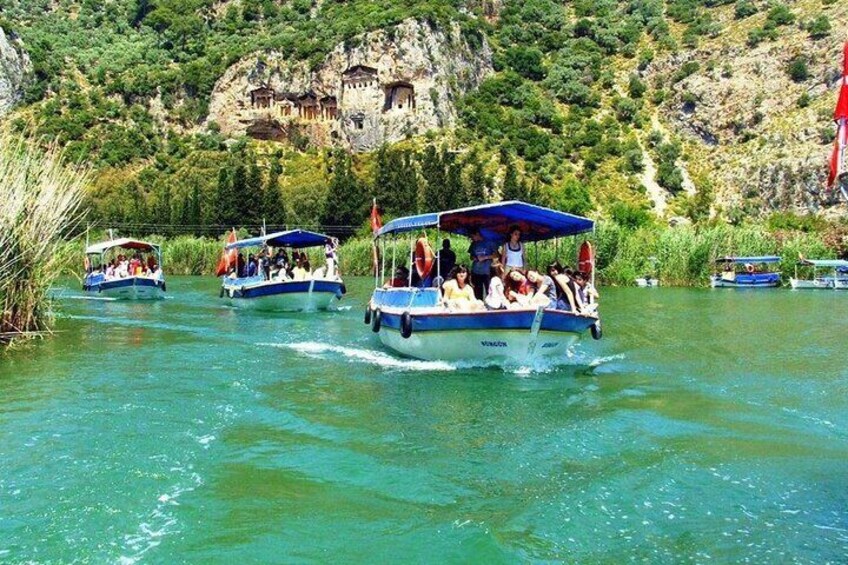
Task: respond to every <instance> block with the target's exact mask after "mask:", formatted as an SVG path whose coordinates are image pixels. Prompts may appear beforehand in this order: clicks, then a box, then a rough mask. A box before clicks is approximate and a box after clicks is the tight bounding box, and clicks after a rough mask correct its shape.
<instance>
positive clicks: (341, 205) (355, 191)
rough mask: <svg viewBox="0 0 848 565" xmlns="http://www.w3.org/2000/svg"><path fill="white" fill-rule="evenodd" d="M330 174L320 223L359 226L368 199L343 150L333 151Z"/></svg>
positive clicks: (364, 214)
mask: <svg viewBox="0 0 848 565" xmlns="http://www.w3.org/2000/svg"><path fill="white" fill-rule="evenodd" d="M332 175H333V177H332V179H331V181H330V188H329V192H328V194H327V201H326V203H325V205H324V214H323V215H322V218H321V223H322V224H324V225H325V226H359V225H360V224H362V223H363V222H364V220H365V218H366V217H367V215H368V213H367V207H368V199H367V195H366V192H365V190H364V187H363V185H362V183H360V182H359V179H357V178H356V175H354V173H353V168H352V166H351V159H350V157H349V156H348V155H347V154H346V153H345V152H344V151H343V150H336V151H335V152H334V155H333V163H332Z"/></svg>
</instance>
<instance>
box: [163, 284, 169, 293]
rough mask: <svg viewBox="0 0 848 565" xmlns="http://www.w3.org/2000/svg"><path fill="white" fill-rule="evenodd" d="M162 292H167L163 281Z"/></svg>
mask: <svg viewBox="0 0 848 565" xmlns="http://www.w3.org/2000/svg"><path fill="white" fill-rule="evenodd" d="M162 292H168V289H167V288H165V283H164V282H163V283H162Z"/></svg>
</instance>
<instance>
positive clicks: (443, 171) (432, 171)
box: [420, 145, 447, 210]
mask: <svg viewBox="0 0 848 565" xmlns="http://www.w3.org/2000/svg"><path fill="white" fill-rule="evenodd" d="M443 156H444V152H442V153H441V154H440V153H439V151H437V150H436V148H435V146H433V145H429V146H427V149H425V150H424V155H423V156H422V157H421V175H422V176H423V177H424V187H425V188H424V191H423V197H422V198H421V203H420V207H421V209H423V210H430V209H434V210H444V209H445V208H444V207H443V204H444V201H445V197H444V191H445V188H446V186H447V168H446V166H445V160H444V158H443Z"/></svg>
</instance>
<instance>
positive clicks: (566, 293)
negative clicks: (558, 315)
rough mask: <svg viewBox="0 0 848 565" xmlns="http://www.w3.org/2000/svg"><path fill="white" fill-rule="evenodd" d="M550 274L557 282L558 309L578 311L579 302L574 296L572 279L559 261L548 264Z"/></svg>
mask: <svg viewBox="0 0 848 565" xmlns="http://www.w3.org/2000/svg"><path fill="white" fill-rule="evenodd" d="M548 276H549V277H551V279H552V280H553V281H554V284H556V291H557V310H563V311H565V312H577V303H576V301H575V298H574V291H573V290H572V288H571V285H570V283H571V280H570V279H569V278H568V275H566V274H565V272H564V270H563V268H562V265H560V264H559V263H551V264H550V265H548Z"/></svg>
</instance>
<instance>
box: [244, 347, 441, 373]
mask: <svg viewBox="0 0 848 565" xmlns="http://www.w3.org/2000/svg"><path fill="white" fill-rule="evenodd" d="M258 345H260V346H262V345H265V346H271V347H280V348H285V349H293V350H294V351H297V352H298V353H302V354H304V355H308V356H310V357H326V356H328V355H341V356H344V357H346V358H347V359H350V360H352V361H358V362H361V363H367V364H370V365H376V366H378V367H382V368H384V369H396V370H399V371H455V370H457V366H456V365H452V364H450V363H446V362H444V361H420V360H416V359H401V358H398V357H392V356H391V355H388V354H386V353H383V352H381V351H372V350H370V349H355V348H353V347H344V346H341V345H329V344H326V343H318V342H314V341H305V342H298V343H260V344H258Z"/></svg>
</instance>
